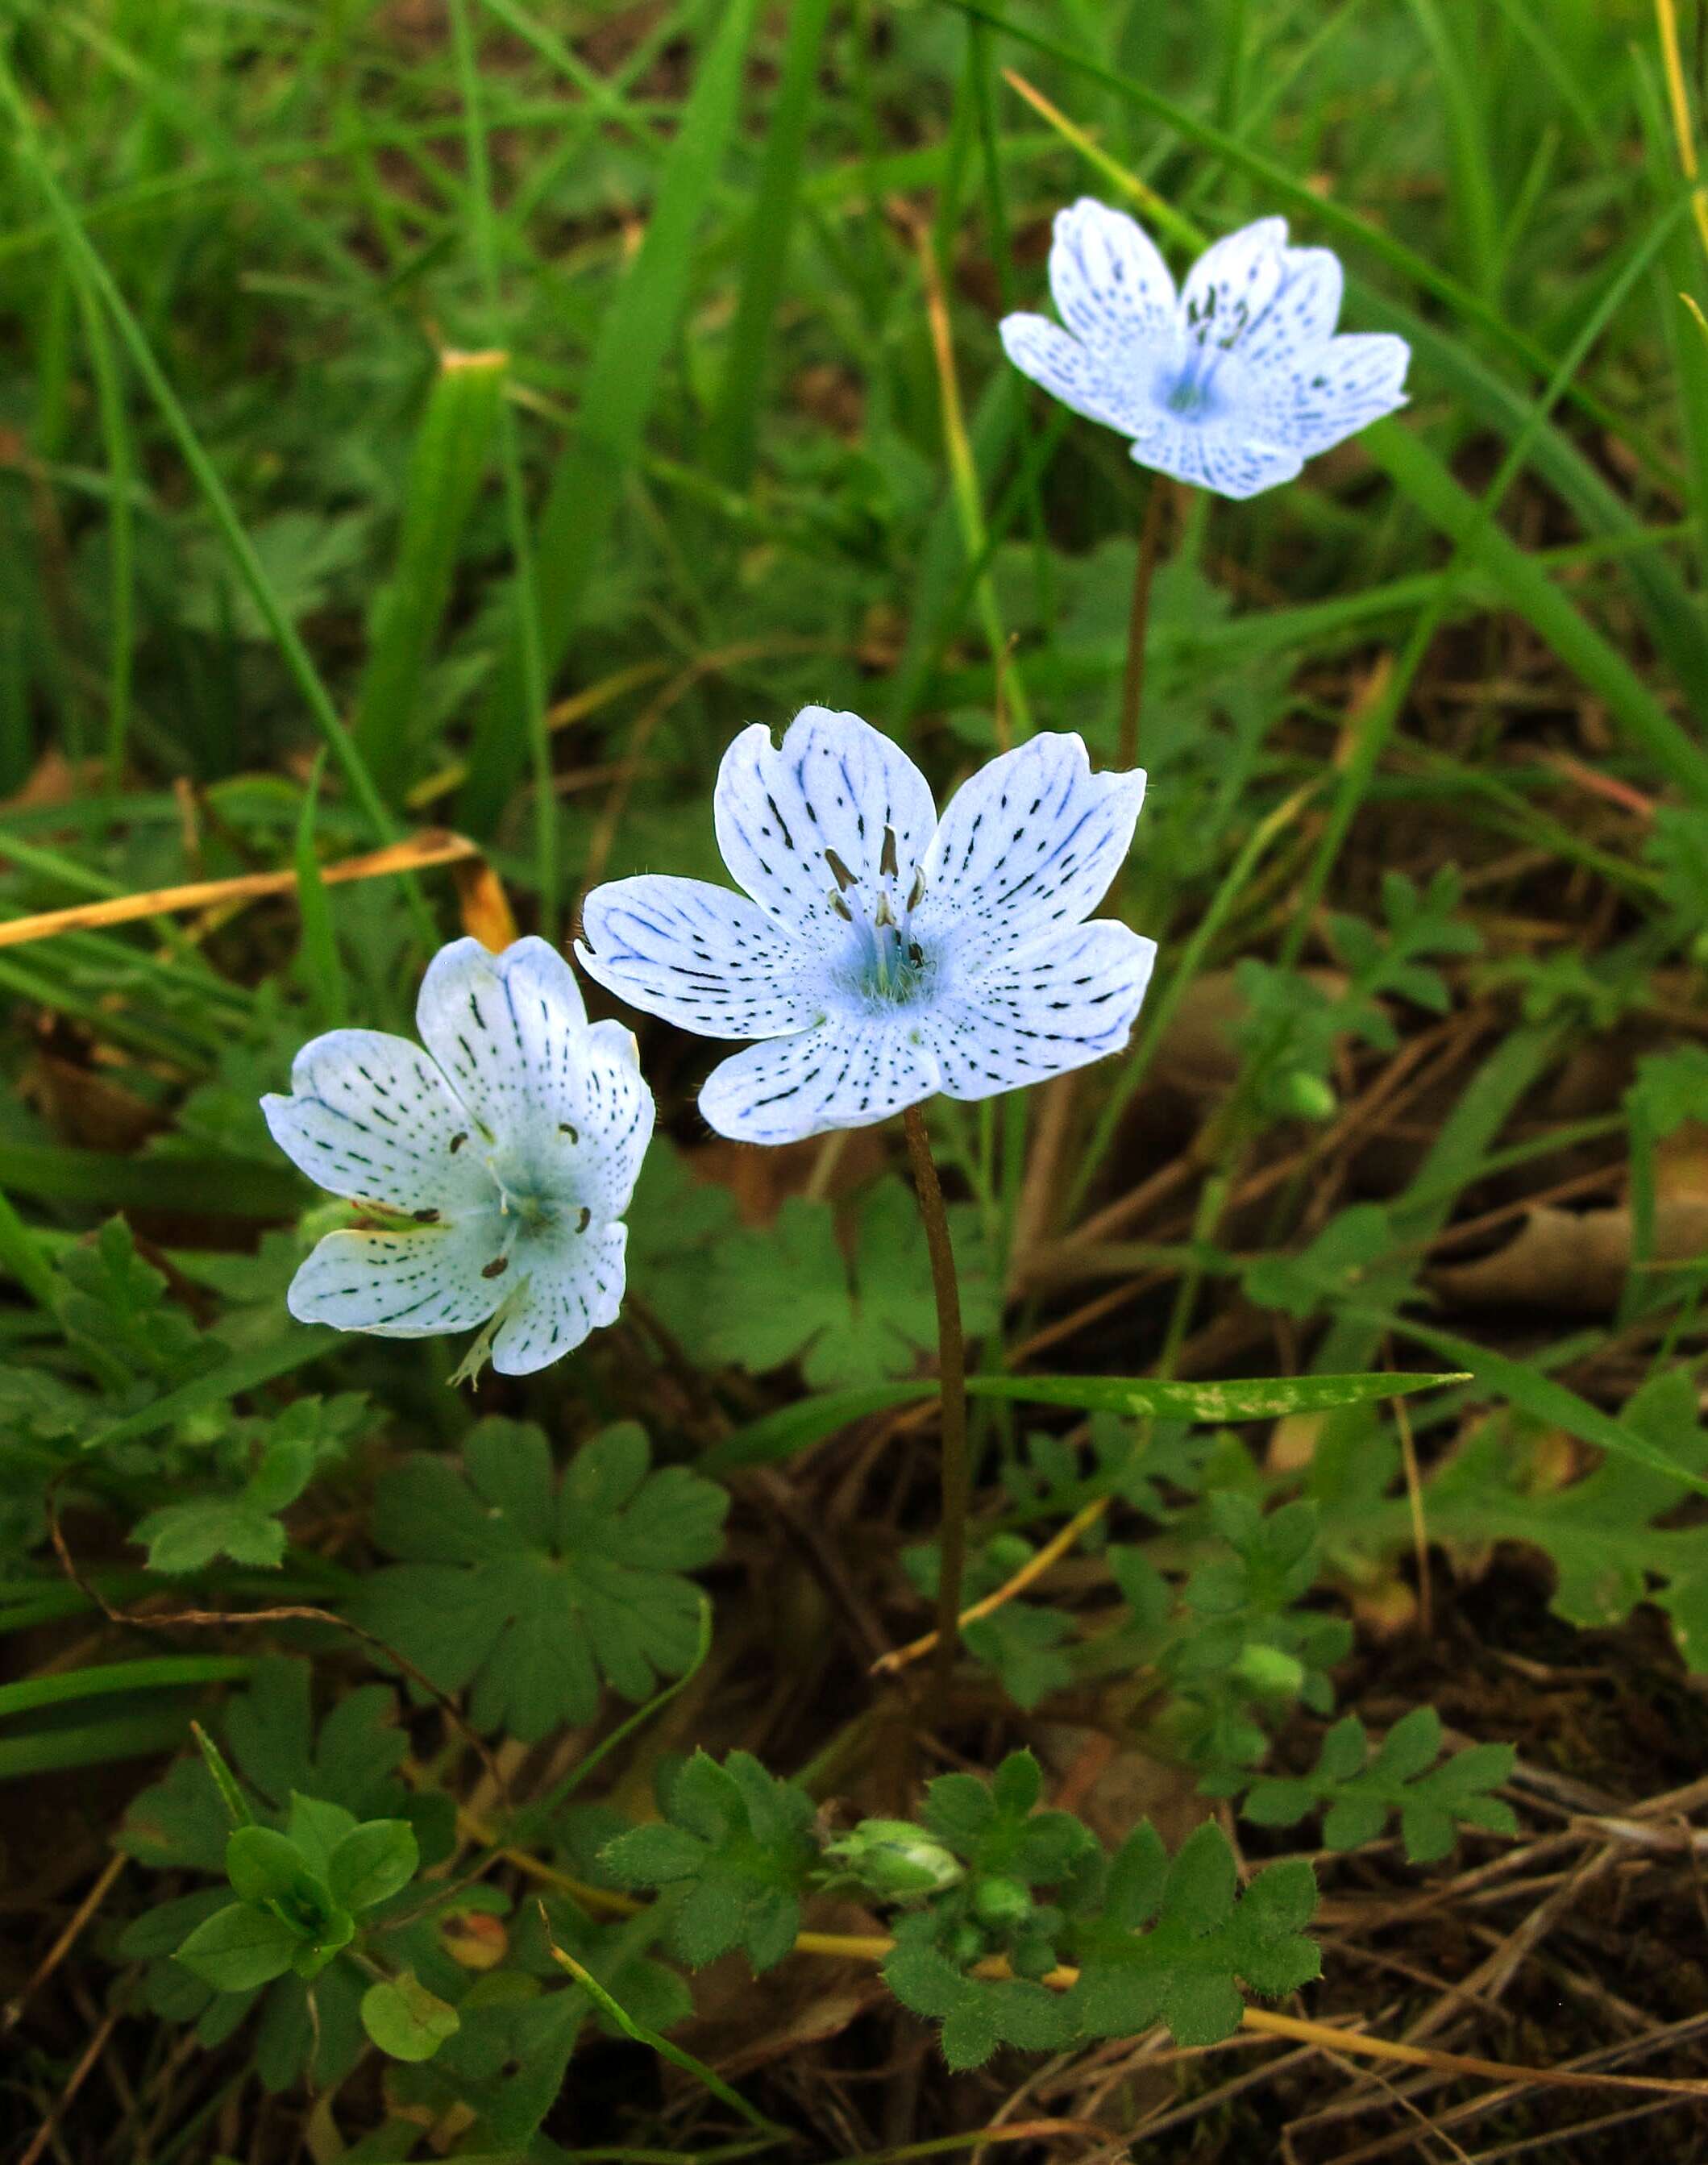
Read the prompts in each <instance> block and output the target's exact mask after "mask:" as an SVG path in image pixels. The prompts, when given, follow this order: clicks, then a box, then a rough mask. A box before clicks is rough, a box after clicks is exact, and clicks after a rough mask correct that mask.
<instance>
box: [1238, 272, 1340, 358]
mask: <svg viewBox="0 0 1708 2165" xmlns="http://www.w3.org/2000/svg"><path fill="white" fill-rule="evenodd" d="M1345 291H1346V276H1345V273H1344V272H1343V271H1342V269H1341V260H1340V258H1339V256H1337V255H1336V254H1335V252H1334V250H1332V249H1331V248H1284V249H1283V250H1281V278H1280V282H1279V283H1278V285H1277V287H1276V288H1275V291H1274V293H1273V296H1272V297H1271V298H1270V300H1269V303H1268V306H1267V307H1266V308H1264V310H1263V313H1262V314H1261V315H1259V316H1258V317H1257V318H1256V319H1254V320H1253V322H1252V324H1250V325H1249V326H1248V328H1247V331H1246V334H1245V336H1244V337H1243V338H1242V339H1241V341H1240V358H1241V360H1242V361H1245V362H1246V364H1247V366H1256V365H1257V363H1259V362H1262V363H1263V364H1264V365H1265V366H1269V367H1276V366H1280V365H1281V364H1282V363H1284V362H1288V361H1297V360H1298V359H1299V357H1300V356H1301V355H1304V354H1308V353H1310V352H1312V351H1313V350H1315V348H1316V347H1317V346H1320V345H1324V344H1325V343H1326V341H1327V340H1330V339H1331V338H1332V337H1333V336H1334V327H1335V325H1336V323H1337V322H1338V321H1339V320H1340V313H1341V301H1342V296H1343V295H1344V293H1345Z"/></svg>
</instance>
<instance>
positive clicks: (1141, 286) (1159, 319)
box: [1050, 196, 1175, 360]
mask: <svg viewBox="0 0 1708 2165" xmlns="http://www.w3.org/2000/svg"><path fill="white" fill-rule="evenodd" d="M1050 292H1051V293H1052V297H1053V298H1054V300H1055V303H1056V306H1057V309H1058V310H1059V311H1060V313H1061V317H1062V322H1063V323H1064V324H1067V326H1068V329H1069V330H1070V331H1072V332H1073V334H1074V336H1075V337H1076V338H1079V339H1083V340H1084V341H1085V343H1086V344H1087V345H1089V346H1091V347H1092V348H1094V350H1096V351H1097V352H1099V353H1100V354H1108V355H1113V356H1120V357H1121V358H1123V359H1129V360H1130V359H1131V358H1132V357H1133V356H1134V355H1135V353H1136V350H1138V349H1140V348H1142V347H1144V346H1147V345H1150V346H1163V347H1166V346H1167V345H1168V344H1170V343H1172V340H1173V331H1174V321H1175V316H1174V309H1175V302H1174V281H1173V278H1172V277H1170V276H1169V275H1168V265H1167V264H1166V263H1165V262H1164V261H1162V255H1161V254H1160V253H1159V252H1158V250H1157V244H1156V242H1155V241H1153V240H1152V238H1151V236H1150V234H1147V232H1146V231H1145V229H1144V228H1143V227H1142V226H1141V225H1140V224H1138V223H1137V222H1136V220H1135V219H1131V218H1129V217H1128V216H1127V214H1126V213H1125V211H1121V210H1112V209H1110V206H1109V205H1108V204H1107V203H1097V202H1094V200H1093V199H1092V198H1090V197H1089V196H1082V197H1081V198H1080V199H1079V201H1078V203H1071V204H1069V206H1068V208H1067V209H1066V210H1061V211H1057V213H1056V223H1055V227H1054V237H1053V239H1052V242H1051V246H1050Z"/></svg>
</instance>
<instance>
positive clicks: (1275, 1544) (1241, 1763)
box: [1118, 1491, 1352, 1789]
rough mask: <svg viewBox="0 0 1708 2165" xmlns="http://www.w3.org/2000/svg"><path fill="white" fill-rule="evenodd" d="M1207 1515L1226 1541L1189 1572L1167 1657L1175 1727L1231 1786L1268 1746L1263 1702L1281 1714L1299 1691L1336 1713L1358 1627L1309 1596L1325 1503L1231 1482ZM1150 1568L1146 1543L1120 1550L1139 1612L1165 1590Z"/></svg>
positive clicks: (1126, 1585) (1167, 1720)
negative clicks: (1335, 1680) (1157, 1586)
mask: <svg viewBox="0 0 1708 2165" xmlns="http://www.w3.org/2000/svg"><path fill="white" fill-rule="evenodd" d="M1205 1520H1206V1523H1207V1527H1208V1530H1210V1531H1211V1532H1212V1533H1213V1534H1214V1535H1215V1537H1216V1540H1217V1541H1218V1543H1219V1544H1224V1545H1225V1546H1226V1552H1225V1553H1220V1554H1218V1553H1212V1554H1211V1555H1210V1557H1208V1558H1207V1559H1206V1560H1205V1562H1202V1563H1200V1564H1199V1565H1198V1566H1197V1567H1195V1568H1194V1570H1193V1571H1192V1572H1189V1574H1188V1576H1187V1578H1186V1580H1185V1582H1184V1583H1183V1586H1182V1588H1181V1589H1180V1607H1179V1609H1178V1613H1177V1615H1175V1617H1174V1618H1173V1620H1172V1621H1171V1624H1170V1625H1169V1627H1168V1643H1167V1644H1166V1645H1165V1646H1163V1648H1162V1650H1161V1651H1160V1654H1159V1656H1158V1667H1159V1668H1160V1670H1161V1672H1162V1675H1163V1676H1164V1677H1165V1678H1167V1679H1168V1683H1169V1685H1170V1686H1171V1688H1172V1690H1173V1704H1172V1705H1171V1706H1170V1707H1169V1709H1168V1710H1167V1712H1166V1713H1165V1715H1164V1716H1163V1718H1162V1725H1163V1728H1164V1730H1165V1732H1166V1733H1168V1734H1169V1735H1170V1736H1173V1738H1174V1739H1176V1741H1178V1746H1179V1748H1181V1749H1182V1750H1183V1751H1184V1753H1185V1755H1186V1757H1188V1758H1189V1759H1190V1760H1191V1761H1192V1762H1193V1763H1194V1765H1196V1766H1198V1767H1200V1768H1202V1769H1203V1771H1204V1773H1205V1781H1206V1785H1207V1786H1208V1787H1210V1788H1213V1789H1220V1788H1224V1787H1225V1786H1226V1785H1227V1783H1229V1781H1230V1780H1231V1778H1232V1777H1233V1776H1234V1774H1235V1773H1236V1770H1238V1769H1240V1768H1243V1767H1253V1766H1256V1765H1257V1764H1258V1763H1259V1762H1260V1761H1261V1760H1262V1759H1263V1757H1264V1756H1265V1755H1266V1753H1267V1752H1268V1748H1269V1737H1268V1730H1266V1729H1265V1728H1264V1726H1263V1723H1262V1722H1261V1721H1260V1720H1258V1719H1257V1716H1258V1715H1260V1714H1268V1715H1270V1716H1271V1717H1272V1718H1273V1716H1274V1715H1277V1714H1278V1713H1280V1712H1282V1711H1284V1710H1285V1709H1289V1708H1290V1707H1291V1706H1292V1705H1293V1704H1295V1703H1299V1704H1304V1705H1305V1706H1306V1707H1309V1708H1310V1709H1311V1710H1312V1711H1313V1712H1314V1713H1318V1714H1325V1713H1326V1712H1327V1711H1328V1710H1329V1709H1330V1708H1331V1706H1332V1705H1333V1704H1334V1687H1333V1684H1332V1683H1331V1679H1330V1677H1329V1673H1328V1672H1329V1671H1330V1669H1331V1667H1333V1665H1334V1664H1335V1663H1336V1662H1339V1661H1342V1660H1344V1658H1345V1657H1346V1655H1347V1652H1348V1651H1350V1649H1351V1646H1352V1628H1351V1626H1350V1625H1348V1624H1347V1622H1346V1620H1344V1619H1343V1618H1342V1617H1339V1616H1336V1615H1326V1614H1324V1613H1322V1612H1321V1611H1319V1610H1316V1609H1310V1608H1307V1607H1305V1605H1304V1603H1305V1599H1306V1597H1307V1596H1308V1595H1309V1594H1310V1593H1311V1591H1312V1589H1313V1588H1314V1587H1315V1583H1316V1580H1317V1578H1318V1576H1319V1573H1320V1572H1321V1547H1320V1544H1319V1539H1318V1519H1317V1513H1316V1509H1315V1506H1314V1505H1313V1504H1310V1503H1309V1502H1306V1501H1303V1500H1300V1501H1295V1502H1294V1503H1290V1504H1283V1505H1281V1506H1280V1508H1279V1509H1277V1510H1274V1511H1271V1512H1268V1513H1265V1512H1264V1511H1263V1509H1262V1507H1261V1505H1260V1504H1259V1503H1258V1502H1257V1500H1256V1499H1254V1498H1252V1497H1250V1496H1247V1495H1244V1494H1241V1493H1239V1492H1237V1491H1227V1492H1224V1493H1220V1494H1215V1495H1211V1496H1210V1497H1208V1498H1206V1499H1205ZM1150 1573H1151V1567H1150V1566H1149V1565H1148V1564H1147V1562H1146V1560H1145V1558H1144V1557H1142V1556H1141V1555H1137V1554H1134V1555H1130V1556H1128V1557H1123V1558H1121V1559H1120V1560H1119V1568H1118V1575H1119V1576H1120V1579H1121V1583H1122V1588H1123V1591H1124V1592H1125V1593H1127V1594H1128V1598H1129V1600H1130V1601H1131V1603H1132V1604H1133V1605H1134V1608H1135V1610H1136V1613H1137V1614H1139V1615H1142V1614H1143V1613H1144V1612H1145V1609H1146V1608H1147V1605H1149V1606H1154V1604H1155V1603H1156V1600H1157V1596H1156V1594H1155V1593H1154V1591H1153V1589H1152V1588H1151V1587H1150V1585H1149V1584H1148V1580H1149V1577H1150Z"/></svg>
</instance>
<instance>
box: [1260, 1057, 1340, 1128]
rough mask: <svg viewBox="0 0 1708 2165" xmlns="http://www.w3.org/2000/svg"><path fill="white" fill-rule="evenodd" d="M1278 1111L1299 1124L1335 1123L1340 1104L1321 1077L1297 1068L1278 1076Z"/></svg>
mask: <svg viewBox="0 0 1708 2165" xmlns="http://www.w3.org/2000/svg"><path fill="white" fill-rule="evenodd" d="M1273 1095H1274V1102H1275V1109H1276V1111H1277V1112H1278V1113H1284V1114H1290V1115H1291V1116H1292V1117H1293V1118H1294V1119H1299V1120H1331V1119H1333V1118H1334V1116H1335V1114H1336V1112H1337V1111H1338V1110H1339V1109H1340V1100H1339V1099H1338V1098H1336V1096H1335V1093H1334V1092H1333V1091H1332V1090H1331V1089H1330V1088H1329V1086H1328V1084H1327V1083H1325V1082H1324V1081H1323V1079H1322V1077H1321V1076H1320V1075H1313V1074H1311V1073H1310V1072H1309V1071H1308V1070H1307V1069H1305V1068H1303V1067H1295V1068H1294V1069H1293V1070H1292V1071H1291V1072H1290V1073H1289V1074H1286V1075H1282V1076H1278V1077H1277V1078H1276V1082H1275V1086H1274V1093H1273Z"/></svg>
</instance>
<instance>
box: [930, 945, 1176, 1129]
mask: <svg viewBox="0 0 1708 2165" xmlns="http://www.w3.org/2000/svg"><path fill="white" fill-rule="evenodd" d="M1156 956H1157V944H1156V942H1155V941H1154V940H1146V939H1144V938H1142V937H1141V935H1139V934H1138V933H1136V932H1134V931H1133V930H1131V929H1130V928H1129V927H1128V926H1126V925H1125V924H1115V923H1114V922H1113V921H1111V920H1108V919H1103V920H1099V922H1097V923H1095V924H1082V925H1079V926H1077V927H1076V928H1075V929H1074V930H1073V931H1071V932H1068V933H1065V934H1063V935H1062V937H1061V938H1060V939H1058V940H1052V941H1050V942H1049V943H1048V944H1047V945H1042V946H1034V947H1031V948H1028V949H1025V950H1024V951H1021V952H1020V953H1018V954H1016V955H1015V956H1012V957H1005V958H1003V959H1001V960H999V961H996V962H994V963H993V964H991V965H990V967H988V968H987V969H986V970H985V971H984V972H982V973H981V974H980V975H979V976H978V977H977V978H975V979H973V980H972V981H971V982H967V983H965V984H963V985H961V986H958V987H957V988H956V989H955V990H954V991H953V992H952V993H950V994H949V995H948V996H946V998H944V999H943V1000H941V1001H940V1002H939V1003H937V1004H936V1007H935V1008H934V1009H933V1010H932V1012H931V1014H930V1019H929V1022H928V1025H927V1030H928V1032H929V1035H930V1042H931V1045H932V1046H933V1048H934V1050H935V1051H936V1056H937V1061H938V1065H939V1067H941V1071H942V1077H943V1082H942V1087H943V1089H944V1090H945V1091H946V1093H947V1094H948V1095H949V1096H950V1097H952V1098H990V1097H994V1096H995V1095H996V1094H997V1093H998V1092H999V1091H1003V1090H1015V1089H1020V1088H1024V1087H1025V1085H1026V1084H1027V1083H1041V1082H1043V1081H1045V1080H1046V1077H1050V1076H1052V1075H1060V1074H1063V1073H1065V1072H1067V1070H1068V1069H1069V1068H1072V1067H1085V1066H1086V1065H1087V1064H1088V1063H1089V1061H1094V1060H1101V1059H1103V1058H1104V1056H1106V1055H1107V1054H1109V1053H1111V1052H1117V1051H1120V1048H1121V1047H1122V1046H1124V1045H1125V1043H1126V1041H1127V1038H1128V1036H1129V1035H1130V1033H1131V1030H1132V1025H1133V1018H1134V1017H1135V1016H1136V1014H1138V1011H1139V1009H1140V1006H1141V1003H1142V1002H1143V1000H1144V997H1145V989H1146V988H1147V985H1148V984H1149V983H1150V981H1151V969H1152V964H1153V963H1154V962H1155V961H1156Z"/></svg>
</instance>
